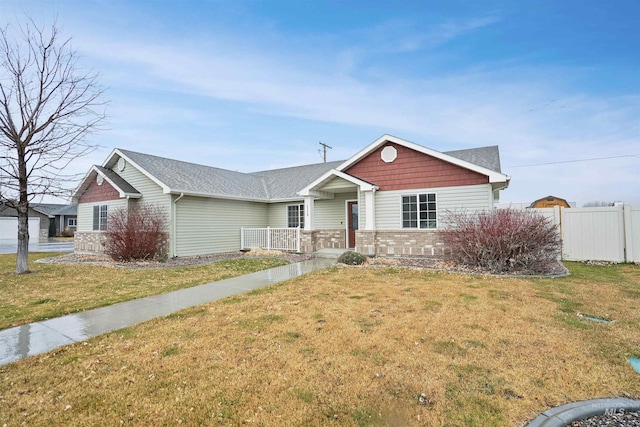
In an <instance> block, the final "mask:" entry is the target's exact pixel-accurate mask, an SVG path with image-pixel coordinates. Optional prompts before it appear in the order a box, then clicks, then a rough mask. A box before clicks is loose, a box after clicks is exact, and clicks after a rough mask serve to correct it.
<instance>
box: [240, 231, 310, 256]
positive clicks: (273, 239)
mask: <svg viewBox="0 0 640 427" xmlns="http://www.w3.org/2000/svg"><path fill="white" fill-rule="evenodd" d="M240 248H241V249H243V250H244V249H258V248H260V249H267V250H271V249H275V250H280V251H295V252H300V227H297V228H271V227H267V228H244V227H242V228H241V229H240Z"/></svg>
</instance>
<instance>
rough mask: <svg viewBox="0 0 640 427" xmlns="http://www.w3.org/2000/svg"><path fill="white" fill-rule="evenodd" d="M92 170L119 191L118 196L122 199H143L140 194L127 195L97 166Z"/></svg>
mask: <svg viewBox="0 0 640 427" xmlns="http://www.w3.org/2000/svg"><path fill="white" fill-rule="evenodd" d="M92 169H93V170H95V171H96V173H97V174H98V176H101V177H102V179H104V180H105V181H107V182H108V183H109V184H110V185H111V186H112V187H113V188H114V189H115V190H117V191H118V195H119V196H120V198H121V199H124V198H127V199H139V198H141V197H142V194H140V193H126V192H124V191H123V190H122V189H121V188H120V187H118V186H117V185H116V183H115V182H113V181H112V180H111V179H109V176H108V175H106V174H104V173H102V171H101V170H100V169H98V168H96V167H95V166H93V167H92ZM121 178H122V177H121ZM123 179H124V178H123ZM98 185H101V184H98Z"/></svg>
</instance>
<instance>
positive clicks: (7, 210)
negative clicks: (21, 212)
mask: <svg viewBox="0 0 640 427" xmlns="http://www.w3.org/2000/svg"><path fill="white" fill-rule="evenodd" d="M28 216H29V220H28V221H29V222H28V224H29V242H32V243H38V242H46V241H47V239H48V238H49V216H48V215H46V214H44V213H42V212H40V211H38V210H36V209H34V208H33V207H32V206H30V207H29V211H28ZM0 241H6V242H17V241H18V211H17V210H16V209H15V208H13V207H10V206H8V205H6V204H0Z"/></svg>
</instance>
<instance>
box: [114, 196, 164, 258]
mask: <svg viewBox="0 0 640 427" xmlns="http://www.w3.org/2000/svg"><path fill="white" fill-rule="evenodd" d="M166 223H167V219H166V215H165V213H164V211H162V210H161V209H160V208H158V207H157V206H152V205H141V206H132V207H129V208H128V209H116V210H115V211H113V212H111V213H110V214H109V218H108V220H107V224H108V225H107V232H106V237H107V239H106V246H105V253H106V254H107V255H109V256H110V257H111V258H113V259H114V260H116V261H136V260H148V259H158V260H162V259H165V258H166V257H165V248H164V247H163V240H164V239H163V238H164V235H165V232H164V230H165V228H166Z"/></svg>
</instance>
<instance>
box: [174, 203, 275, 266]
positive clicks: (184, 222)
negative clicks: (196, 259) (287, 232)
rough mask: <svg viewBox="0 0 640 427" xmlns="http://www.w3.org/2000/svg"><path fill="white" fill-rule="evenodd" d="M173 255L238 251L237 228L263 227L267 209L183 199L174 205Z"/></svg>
mask: <svg viewBox="0 0 640 427" xmlns="http://www.w3.org/2000/svg"><path fill="white" fill-rule="evenodd" d="M175 210H176V211H175V212H176V241H175V245H176V246H175V247H176V251H175V252H176V253H174V254H171V255H172V256H190V255H204V254H212V253H220V252H230V251H237V250H240V228H241V227H266V226H267V225H268V223H267V219H268V213H267V205H266V204H264V203H254V202H244V201H237V200H225V199H207V198H200V197H191V196H185V197H183V198H182V199H180V200H179V201H178V202H177V203H176V204H175Z"/></svg>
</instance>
